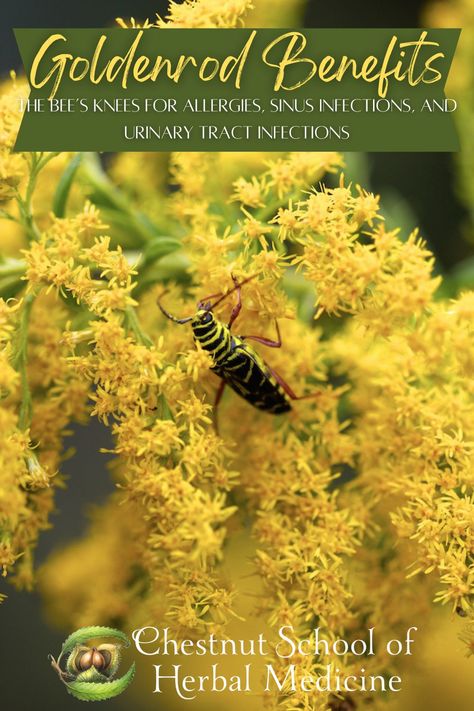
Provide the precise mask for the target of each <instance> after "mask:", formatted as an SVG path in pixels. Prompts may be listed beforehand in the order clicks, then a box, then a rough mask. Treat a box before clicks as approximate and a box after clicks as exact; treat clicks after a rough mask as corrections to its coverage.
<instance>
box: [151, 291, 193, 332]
mask: <svg viewBox="0 0 474 711" xmlns="http://www.w3.org/2000/svg"><path fill="white" fill-rule="evenodd" d="M165 294H166V291H165ZM165 294H163V296H164V295H165ZM156 303H157V304H158V307H159V309H160V311H161V313H162V314H163V315H164V316H166V318H169V320H170V321H174V322H175V323H180V324H181V323H189V322H190V321H192V320H193V317H192V316H188V317H187V318H176V316H173V315H172V314H170V312H169V311H167V310H166V309H165V307H164V306H163V305H162V303H161V300H160V299H159V298H158V299H157V300H156Z"/></svg>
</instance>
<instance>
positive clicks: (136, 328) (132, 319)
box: [125, 306, 153, 348]
mask: <svg viewBox="0 0 474 711" xmlns="http://www.w3.org/2000/svg"><path fill="white" fill-rule="evenodd" d="M125 321H126V324H127V326H128V328H129V329H130V331H132V333H133V335H134V336H135V338H136V339H137V342H138V343H140V344H141V345H142V346H146V347H147V348H151V346H153V341H152V340H151V338H150V337H149V336H147V335H146V333H144V331H143V330H142V327H141V326H140V322H139V320H138V317H137V312H136V311H135V309H134V308H133V306H127V309H126V311H125Z"/></svg>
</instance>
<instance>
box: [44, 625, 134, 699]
mask: <svg viewBox="0 0 474 711" xmlns="http://www.w3.org/2000/svg"><path fill="white" fill-rule="evenodd" d="M129 644H130V641H129V639H128V637H127V636H126V635H125V634H124V633H123V632H120V631H119V630H116V629H114V628H113V627H99V626H94V627H81V629H79V630H76V632H73V633H72V634H71V635H69V637H68V638H67V639H66V641H65V642H64V643H63V646H62V648H61V653H60V654H59V657H58V658H57V660H56V659H55V658H54V657H53V656H52V655H49V659H50V661H51V666H52V667H53V669H55V671H56V672H57V674H58V676H59V678H60V679H61V681H62V682H63V684H64V685H65V686H66V688H67V690H68V693H70V694H71V695H72V696H74V697H75V698H76V699H79V700H80V701H105V700H106V699H111V698H113V697H114V696H118V695H119V694H121V693H122V692H123V691H125V689H126V688H127V687H128V686H129V684H130V683H131V681H132V679H133V677H134V676H135V662H134V663H133V664H132V665H131V667H130V668H129V670H128V671H127V673H126V674H124V675H123V676H121V677H118V678H117V679H115V678H114V677H115V675H116V674H117V672H118V669H119V666H120V659H121V650H122V648H123V647H128V646H129Z"/></svg>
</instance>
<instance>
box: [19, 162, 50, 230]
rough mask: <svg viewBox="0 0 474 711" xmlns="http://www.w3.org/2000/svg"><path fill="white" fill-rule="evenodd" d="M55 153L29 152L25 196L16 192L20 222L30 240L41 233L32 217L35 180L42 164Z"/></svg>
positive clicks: (42, 166)
mask: <svg viewBox="0 0 474 711" xmlns="http://www.w3.org/2000/svg"><path fill="white" fill-rule="evenodd" d="M57 155H58V154H57V153H46V154H43V153H31V154H30V157H31V165H30V175H29V179H28V184H27V186H26V192H25V197H24V198H23V197H22V196H21V195H20V194H17V202H18V207H19V210H20V222H21V223H22V225H23V227H24V228H25V230H26V233H27V234H28V236H29V238H30V239H32V240H37V239H39V237H40V236H41V233H40V231H39V229H38V227H37V225H36V223H35V220H34V217H33V206H32V200H33V193H34V190H35V187H36V180H37V178H38V175H39V173H40V172H41V171H42V170H43V168H44V166H45V165H46V164H47V163H49V161H50V160H52V159H53V158H55V157H56V156H57Z"/></svg>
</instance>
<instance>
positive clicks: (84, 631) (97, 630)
mask: <svg viewBox="0 0 474 711" xmlns="http://www.w3.org/2000/svg"><path fill="white" fill-rule="evenodd" d="M94 637H111V638H112V639H117V640H119V641H120V642H122V643H123V645H124V646H125V647H128V645H129V644H130V641H129V639H128V637H127V635H126V634H124V633H123V632H120V630H116V629H115V628H114V627H100V626H99V625H94V626H92V627H81V629H79V630H76V631H75V632H73V633H72V634H70V635H69V637H68V638H67V639H66V641H65V642H64V644H63V646H62V649H61V654H60V655H59V659H61V657H62V656H64V655H65V654H68V653H69V652H72V650H73V649H74V647H75V646H76V645H77V644H85V642H88V641H89V640H90V639H93V638H94ZM58 661H59V660H58Z"/></svg>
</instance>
